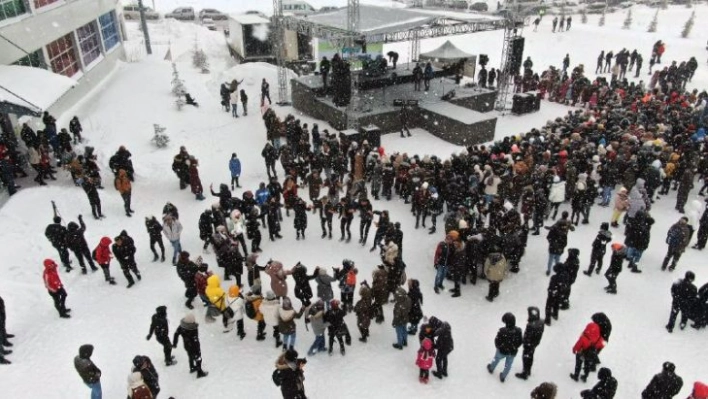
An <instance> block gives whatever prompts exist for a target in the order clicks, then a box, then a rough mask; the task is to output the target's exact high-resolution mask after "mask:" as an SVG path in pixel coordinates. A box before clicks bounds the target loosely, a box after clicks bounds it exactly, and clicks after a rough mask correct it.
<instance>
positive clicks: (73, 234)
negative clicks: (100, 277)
mask: <svg viewBox="0 0 708 399" xmlns="http://www.w3.org/2000/svg"><path fill="white" fill-rule="evenodd" d="M79 224H80V225H81V226H79V225H78V224H76V223H74V222H69V224H68V225H67V233H66V244H67V246H68V248H69V249H70V250H71V251H72V252H74V255H75V256H76V258H78V259H79V266H81V273H83V274H86V263H85V262H84V258H85V259H86V260H87V261H88V263H89V266H91V270H92V271H94V272H95V271H96V270H98V268H97V267H96V265H95V264H94V263H93V257H92V256H91V250H89V247H88V244H87V243H86V238H84V233H85V232H86V224H85V223H84V218H83V217H82V216H81V215H79Z"/></svg>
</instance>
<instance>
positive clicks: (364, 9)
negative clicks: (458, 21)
mask: <svg viewBox="0 0 708 399" xmlns="http://www.w3.org/2000/svg"><path fill="white" fill-rule="evenodd" d="M296 18H300V19H305V20H308V21H311V22H315V23H318V24H321V25H326V26H331V27H334V28H339V29H347V8H346V7H344V8H340V9H338V10H336V11H333V12H328V13H323V14H314V15H310V16H307V17H296ZM436 18H437V17H436V16H432V15H427V14H423V13H419V12H416V11H410V10H407V9H401V8H388V7H377V6H369V5H364V4H362V5H360V6H359V21H360V26H359V28H358V29H357V31H358V32H367V33H378V32H379V31H389V30H394V31H395V30H401V29H407V28H413V27H416V26H420V25H425V24H426V23H428V22H432V21H433V20H435V19H436Z"/></svg>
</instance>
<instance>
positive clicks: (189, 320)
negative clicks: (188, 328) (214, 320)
mask: <svg viewBox="0 0 708 399" xmlns="http://www.w3.org/2000/svg"><path fill="white" fill-rule="evenodd" d="M182 321H184V322H185V323H187V324H194V322H195V319H194V313H187V315H186V316H184V318H183V319H182Z"/></svg>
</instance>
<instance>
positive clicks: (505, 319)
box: [502, 312, 516, 327]
mask: <svg viewBox="0 0 708 399" xmlns="http://www.w3.org/2000/svg"><path fill="white" fill-rule="evenodd" d="M502 323H504V325H506V326H507V327H515V326H516V317H515V316H514V315H513V314H512V313H511V312H506V313H504V316H502Z"/></svg>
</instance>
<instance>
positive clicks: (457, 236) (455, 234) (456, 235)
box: [447, 220, 462, 241]
mask: <svg viewBox="0 0 708 399" xmlns="http://www.w3.org/2000/svg"><path fill="white" fill-rule="evenodd" d="M460 222H462V220H460ZM447 236H448V237H450V239H451V240H453V241H457V240H459V239H460V233H458V232H457V230H451V231H450V232H449V233H447Z"/></svg>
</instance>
